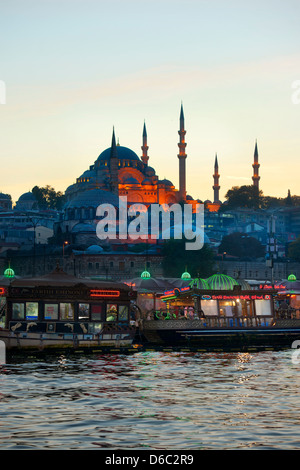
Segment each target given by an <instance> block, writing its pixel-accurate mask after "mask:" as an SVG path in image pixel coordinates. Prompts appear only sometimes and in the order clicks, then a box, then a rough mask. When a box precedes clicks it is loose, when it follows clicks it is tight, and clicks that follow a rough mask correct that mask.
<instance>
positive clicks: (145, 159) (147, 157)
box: [141, 122, 149, 165]
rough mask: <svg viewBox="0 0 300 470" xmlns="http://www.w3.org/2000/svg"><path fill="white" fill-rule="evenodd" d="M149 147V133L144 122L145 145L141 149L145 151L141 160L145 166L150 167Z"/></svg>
mask: <svg viewBox="0 0 300 470" xmlns="http://www.w3.org/2000/svg"><path fill="white" fill-rule="evenodd" d="M148 148H149V147H148V145H147V132H146V124H145V122H144V129H143V145H142V147H141V149H142V150H143V155H142V157H141V160H142V162H143V163H144V164H145V165H148V160H149V156H148Z"/></svg>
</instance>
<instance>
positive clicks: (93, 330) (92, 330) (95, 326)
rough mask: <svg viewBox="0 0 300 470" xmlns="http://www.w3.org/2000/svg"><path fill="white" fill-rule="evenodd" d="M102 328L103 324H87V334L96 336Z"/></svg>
mask: <svg viewBox="0 0 300 470" xmlns="http://www.w3.org/2000/svg"><path fill="white" fill-rule="evenodd" d="M102 328H103V323H89V333H91V334H93V335H97V334H98V333H101V331H102Z"/></svg>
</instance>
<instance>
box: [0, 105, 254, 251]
mask: <svg viewBox="0 0 300 470" xmlns="http://www.w3.org/2000/svg"><path fill="white" fill-rule="evenodd" d="M178 134H179V142H178V148H179V151H178V155H177V156H178V170H179V178H178V180H179V187H178V189H177V188H176V187H175V185H174V184H173V183H172V182H171V181H169V180H168V179H160V178H159V177H158V175H157V174H156V172H155V169H154V168H152V167H151V166H150V165H149V155H148V149H149V147H148V141H147V131H146V124H145V123H144V127H143V133H142V146H141V150H142V155H141V157H139V156H138V155H137V154H136V153H135V152H134V151H133V150H131V149H129V148H127V147H124V146H121V145H120V144H119V143H116V139H115V132H114V129H113V133H112V142H111V147H109V148H107V149H106V150H104V151H103V152H102V153H100V155H99V156H98V158H97V159H96V160H95V162H94V163H93V164H92V165H90V166H89V168H88V169H87V170H86V171H84V173H83V174H82V175H81V176H79V177H78V178H77V179H76V183H74V184H72V185H71V186H69V187H68V188H67V189H66V191H65V197H66V203H65V206H64V209H63V213H62V214H61V218H60V220H59V221H58V222H56V223H55V224H54V235H55V238H56V239H57V241H59V242H61V241H62V240H68V241H69V242H71V243H80V244H82V243H98V242H99V240H98V239H97V236H96V224H97V222H98V220H97V216H96V211H97V208H98V206H99V205H101V204H103V203H109V204H112V205H114V206H115V207H116V208H118V206H119V196H126V198H127V203H128V206H129V205H131V204H133V203H135V204H136V203H141V204H143V205H144V206H147V207H148V206H149V205H150V204H153V203H156V204H160V205H161V204H169V205H171V204H174V203H181V202H184V203H185V204H191V205H192V207H193V208H195V206H196V204H198V203H200V202H202V201H200V200H199V199H193V198H192V197H191V196H190V195H188V193H187V184H186V160H187V154H186V145H187V144H186V140H185V135H186V130H185V122H184V112H183V106H182V105H181V109H180V116H179V130H178ZM252 167H253V184H254V185H255V186H257V187H258V184H259V179H260V177H259V175H258V171H259V163H258V151H257V144H255V151H254V163H253V165H252ZM212 176H213V186H212V189H213V199H212V200H206V201H204V202H205V208H206V210H208V211H209V212H211V213H214V212H218V210H219V208H220V206H221V205H222V203H221V201H220V199H219V192H220V184H219V179H220V174H219V164H218V158H217V155H216V157H215V164H214V173H213V175H212ZM0 199H1V198H0ZM1 203H2V204H7V201H6V200H3V202H2V201H0V204H1ZM36 204H37V202H36V200H35V198H34V196H33V194H32V193H30V192H29V193H25V194H23V195H22V196H21V197H20V198H19V200H18V201H17V204H16V210H36V209H37V208H36V207H35V205H36ZM87 238H88V239H89V240H88V239H87Z"/></svg>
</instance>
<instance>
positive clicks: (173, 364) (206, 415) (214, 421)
mask: <svg viewBox="0 0 300 470" xmlns="http://www.w3.org/2000/svg"><path fill="white" fill-rule="evenodd" d="M295 362H296V361H294V362H293V361H292V353H291V351H282V352H273V351H266V352H260V353H253V354H249V353H243V354H239V353H228V354H226V353H211V354H209V353H205V354H200V353H199V354H197V353H159V352H144V353H137V354H133V355H131V356H125V355H124V356H123V355H103V356H102V355H97V356H88V357H75V358H70V357H52V358H48V359H47V360H45V359H43V360H36V359H34V358H32V359H29V358H27V359H26V360H25V359H24V360H21V359H20V360H19V359H18V361H17V362H16V360H15V361H14V362H13V363H8V364H6V365H2V366H0V449H8V450H9V449H20V450H21V449H45V450H46V449H55V450H65V449H68V450H72V449H82V450H89V449H115V450H117V449H118V450H128V449H135V450H141V449H145V450H163V449H164V450H165V449H167V450H199V449H209V450H220V449H297V448H298V446H299V432H300V426H299V423H300V421H299V417H300V415H299V412H300V387H299V386H300V365H298V364H297V363H295Z"/></svg>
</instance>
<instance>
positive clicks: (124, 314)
mask: <svg viewBox="0 0 300 470" xmlns="http://www.w3.org/2000/svg"><path fill="white" fill-rule="evenodd" d="M118 319H119V321H128V306H127V305H119V315H118Z"/></svg>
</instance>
